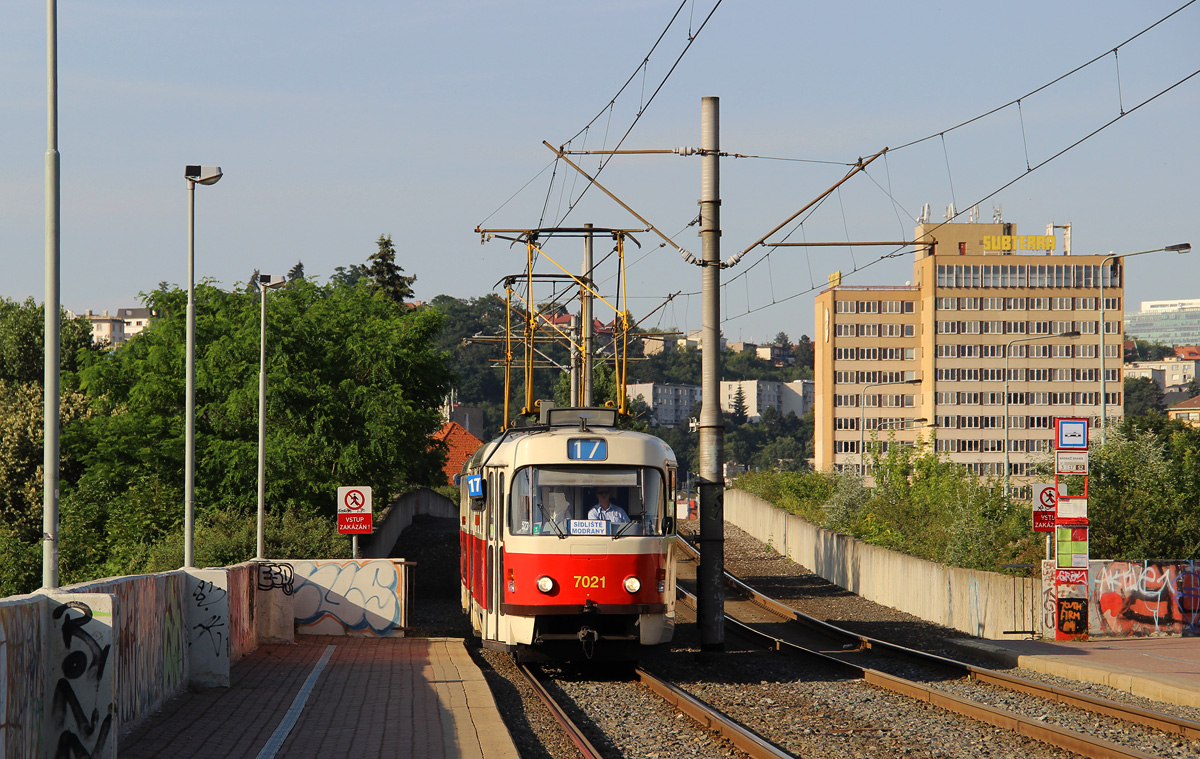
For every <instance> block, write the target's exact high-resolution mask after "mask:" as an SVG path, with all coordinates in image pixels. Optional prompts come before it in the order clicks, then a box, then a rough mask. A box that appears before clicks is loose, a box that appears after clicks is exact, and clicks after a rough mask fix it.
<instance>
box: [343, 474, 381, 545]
mask: <svg viewBox="0 0 1200 759" xmlns="http://www.w3.org/2000/svg"><path fill="white" fill-rule="evenodd" d="M337 498H338V520H337V521H338V532H340V533H344V534H351V535H355V534H367V535H370V534H371V532H372V531H373V530H374V526H373V524H372V520H371V488H370V487H369V486H366V485H355V486H347V487H340V488H338V494H337Z"/></svg>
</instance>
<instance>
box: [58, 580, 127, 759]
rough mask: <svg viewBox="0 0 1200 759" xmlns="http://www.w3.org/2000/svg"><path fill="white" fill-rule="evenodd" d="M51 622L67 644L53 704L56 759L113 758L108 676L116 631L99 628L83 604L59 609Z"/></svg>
mask: <svg viewBox="0 0 1200 759" xmlns="http://www.w3.org/2000/svg"><path fill="white" fill-rule="evenodd" d="M50 619H51V622H50V623H51V629H50V634H51V635H52V636H55V638H56V639H57V638H58V637H59V636H61V638H62V641H61V643H62V649H61V651H62V657H61V660H60V661H57V662H56V666H57V667H58V670H59V671H58V672H57V673H56V674H55V676H56V677H57V680H56V682H55V684H54V694H53V696H52V698H51V703H50V714H51V718H52V720H53V723H52V724H53V728H52V730H53V736H52V738H51V740H52V741H53V745H54V749H55V753H54V755H55V757H64V759H69V757H77V756H105V755H109V751H110V737H111V734H112V731H113V702H112V696H113V693H112V686H111V684H110V683H109V682H107V681H106V680H105V674H106V671H107V668H108V663H109V655H110V654H111V652H112V643H111V642H110V637H111V628H109V627H106V626H101V625H99V624H93V616H92V609H91V607H90V606H88V605H87V604H86V603H83V602H82V601H68V602H66V603H62V604H58V605H57V606H55V607H54V610H53V611H52V612H51V614H50ZM55 643H56V644H57V643H58V641H57V640H56V641H55Z"/></svg>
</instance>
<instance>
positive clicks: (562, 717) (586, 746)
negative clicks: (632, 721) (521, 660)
mask: <svg viewBox="0 0 1200 759" xmlns="http://www.w3.org/2000/svg"><path fill="white" fill-rule="evenodd" d="M517 669H519V670H520V671H521V674H522V675H524V676H525V680H526V681H527V682H528V683H529V685H530V687H532V688H533V692H534V693H536V694H537V695H538V698H540V699H542V703H544V704H545V705H546V708H547V709H549V710H550V714H551V715H553V717H554V719H555V720H556V721H557V722H558V725H559V727H561V728H562V729H563V732H564V733H566V734H567V737H568V738H570V739H571V742H572V743H574V744H575V748H577V749H579V753H581V754H583V756H584V759H603V755H602V754H601V753H600V752H599V751H598V750H596V747H595V746H593V745H592V742H591V741H589V740H588V739H587V736H586V735H584V734H583V730H582V729H581V728H580V727H579V725H576V724H575V722H574V720H572V719H571V718H570V717H568V716H567V713H566V712H565V711H563V708H562V707H561V706H560V705H559V703H558V701H556V700H555V699H554V696H551V695H550V691H548V690H546V686H545V685H543V684H542V681H541V680H539V679H538V676H537V675H535V674H534V673H533V671H532V670H530V669H529V667H528V666H526V665H524V664H518V665H517Z"/></svg>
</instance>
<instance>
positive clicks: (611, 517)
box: [588, 485, 629, 524]
mask: <svg viewBox="0 0 1200 759" xmlns="http://www.w3.org/2000/svg"><path fill="white" fill-rule="evenodd" d="M588 519H607V520H608V521H610V522H613V523H615V524H626V523H628V522H629V515H628V514H626V513H625V509H623V508H621V507H620V506H618V505H617V504H615V503H613V502H612V488H610V487H608V486H606V485H601V486H600V487H598V488H596V505H595V506H593V507H592V508H591V510H590V511H589V512H588Z"/></svg>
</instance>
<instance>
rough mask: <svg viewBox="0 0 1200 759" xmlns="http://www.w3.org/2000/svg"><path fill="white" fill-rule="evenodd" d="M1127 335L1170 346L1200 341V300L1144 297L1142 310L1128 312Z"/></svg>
mask: <svg viewBox="0 0 1200 759" xmlns="http://www.w3.org/2000/svg"><path fill="white" fill-rule="evenodd" d="M1125 334H1126V335H1128V336H1129V337H1130V338H1136V339H1138V340H1147V341H1149V342H1152V343H1166V344H1167V345H1194V344H1196V343H1200V299H1192V300H1144V301H1142V306H1141V310H1140V311H1137V312H1134V313H1130V314H1126V315H1125Z"/></svg>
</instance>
